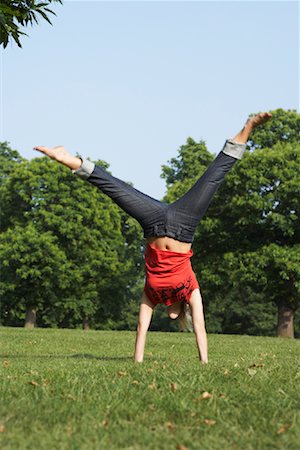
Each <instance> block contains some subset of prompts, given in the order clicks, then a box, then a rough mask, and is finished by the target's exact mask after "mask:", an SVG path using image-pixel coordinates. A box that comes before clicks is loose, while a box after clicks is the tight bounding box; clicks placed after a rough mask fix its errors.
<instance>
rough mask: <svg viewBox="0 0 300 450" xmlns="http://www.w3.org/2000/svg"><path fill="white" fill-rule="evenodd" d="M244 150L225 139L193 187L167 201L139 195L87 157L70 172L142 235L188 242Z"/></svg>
mask: <svg viewBox="0 0 300 450" xmlns="http://www.w3.org/2000/svg"><path fill="white" fill-rule="evenodd" d="M244 151H245V145H244V144H239V143H235V142H233V141H230V140H228V141H226V143H225V145H224V147H223V149H222V151H221V152H220V153H219V154H218V156H217V157H216V159H215V160H214V161H213V162H212V163H211V164H210V165H209V167H208V168H207V170H206V171H205V172H204V174H203V175H202V176H201V177H200V178H199V180H198V181H197V182H196V183H195V184H194V186H192V188H191V189H190V190H189V191H188V192H187V193H186V194H184V195H183V197H181V198H179V199H178V200H176V201H175V202H174V203H171V204H167V203H163V202H160V201H158V200H155V199H154V198H152V197H149V196H148V195H146V194H143V193H142V192H140V191H138V190H137V189H135V188H134V187H132V186H130V185H129V184H127V183H125V182H124V181H122V180H119V179H118V178H115V177H113V176H112V175H110V174H109V173H108V172H107V171H106V170H104V169H103V168H102V167H99V166H95V164H93V163H92V162H91V161H89V160H83V163H82V165H81V167H80V168H79V169H78V170H76V171H74V173H76V174H77V175H79V176H80V177H81V178H84V179H86V180H87V181H88V182H89V183H91V184H93V185H94V186H97V187H98V188H99V189H101V191H102V192H103V193H104V194H107V195H108V196H109V197H110V198H111V199H112V200H113V201H114V202H115V203H117V205H119V206H120V207H121V208H122V209H123V210H124V211H125V212H126V213H127V214H129V215H130V216H132V217H134V218H135V219H136V220H137V221H138V222H139V223H140V225H141V226H142V228H143V230H144V237H145V238H148V237H153V236H159V237H162V236H168V237H171V238H174V239H176V240H178V241H181V242H187V243H191V242H193V238H194V233H195V229H196V226H197V225H198V223H199V221H200V220H201V219H202V217H203V215H204V214H205V212H206V210H207V208H208V206H209V204H210V202H211V200H212V198H213V195H214V193H215V192H216V191H217V189H218V187H219V186H220V185H221V183H222V181H223V180H224V177H225V175H226V174H227V173H228V172H229V170H230V169H231V168H232V166H233V165H234V163H235V162H236V161H237V159H241V158H242V156H243V153H244Z"/></svg>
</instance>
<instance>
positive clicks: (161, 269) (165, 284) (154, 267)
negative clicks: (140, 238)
mask: <svg viewBox="0 0 300 450" xmlns="http://www.w3.org/2000/svg"><path fill="white" fill-rule="evenodd" d="M192 256H193V251H192V250H190V251H189V252H188V253H180V252H171V251H169V250H158V249H156V248H153V247H151V246H150V245H149V244H148V245H147V247H146V252H145V257H144V258H145V265H146V284H145V292H146V294H147V297H148V298H149V300H150V301H151V302H152V303H153V304H154V305H157V304H158V303H164V304H165V305H166V306H170V305H172V303H175V302H182V301H186V302H188V301H189V299H190V297H191V294H192V292H193V290H194V289H197V288H199V285H198V282H197V279H196V276H195V274H194V272H193V269H192V265H191V257H192Z"/></svg>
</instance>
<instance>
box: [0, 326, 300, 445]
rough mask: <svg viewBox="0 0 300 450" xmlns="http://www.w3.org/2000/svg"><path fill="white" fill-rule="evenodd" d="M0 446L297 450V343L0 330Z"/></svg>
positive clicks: (299, 396) (299, 440)
mask: <svg viewBox="0 0 300 450" xmlns="http://www.w3.org/2000/svg"><path fill="white" fill-rule="evenodd" d="M0 334H1V336H0V338H1V363H0V368H1V388H0V389H1V391H0V413H1V416H0V448H1V449H2V450H8V449H9V450H16V449H30V450H34V449H37V450H41V449H47V450H48V449H49V450H51V449H68V450H69V449H74V450H75V449H76V450H77V449H78V450H85V449H89V450H91V449H101V450H102V449H103V450H104V449H105V450H113V449H132V450H140V449H151V450H155V449H166V450H169V449H170V450H172V449H174V450H176V449H177V450H186V449H188V450H192V449H201V450H202V449H204V450H205V449H207V450H218V449H222V450H223V449H243V450H250V449H251V450H252V449H253V450H260V449H263V450H264V449H282V450H290V449H291V450H292V449H295V450H296V449H297V450H298V449H300V342H299V340H287V339H286V340H285V339H279V338H268V337H251V336H232V335H209V357H210V360H209V364H208V365H202V364H200V363H199V360H198V357H197V351H196V345H195V342H194V335H193V334H189V333H158V332H152V333H149V335H148V341H147V347H146V358H145V362H144V363H143V364H139V365H135V364H134V363H133V361H132V353H133V348H134V340H135V335H134V333H133V332H122V331H117V332H114V331H81V330H58V329H34V330H25V329H19V328H3V327H2V328H0Z"/></svg>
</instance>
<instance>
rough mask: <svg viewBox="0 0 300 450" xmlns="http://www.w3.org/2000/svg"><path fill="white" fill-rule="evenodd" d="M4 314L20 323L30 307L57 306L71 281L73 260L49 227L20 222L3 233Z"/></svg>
mask: <svg viewBox="0 0 300 450" xmlns="http://www.w3.org/2000/svg"><path fill="white" fill-rule="evenodd" d="M0 260H1V281H0V297H1V315H2V317H3V318H4V319H5V322H6V323H7V324H15V322H16V321H17V323H20V319H21V318H22V316H24V312H25V310H26V308H29V307H34V308H42V307H43V306H44V305H45V303H46V304H47V308H53V307H54V305H55V302H56V301H57V299H58V298H61V297H63V296H64V295H65V294H66V291H67V289H68V288H69V287H70V284H71V277H70V269H71V267H70V263H69V262H68V260H67V258H66V255H65V253H64V252H63V251H62V250H61V249H60V248H59V246H58V245H57V239H56V238H55V236H53V235H52V234H51V233H50V232H49V231H48V232H39V231H37V229H36V228H35V226H34V224H33V223H28V224H27V225H26V226H22V227H21V226H19V225H16V226H15V227H13V228H9V229H8V230H7V231H6V232H4V233H1V235H0Z"/></svg>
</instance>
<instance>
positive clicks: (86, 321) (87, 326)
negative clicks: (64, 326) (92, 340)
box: [82, 317, 91, 330]
mask: <svg viewBox="0 0 300 450" xmlns="http://www.w3.org/2000/svg"><path fill="white" fill-rule="evenodd" d="M82 328H83V329H84V330H90V329H91V327H90V321H89V319H88V318H87V317H84V318H83V319H82Z"/></svg>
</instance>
